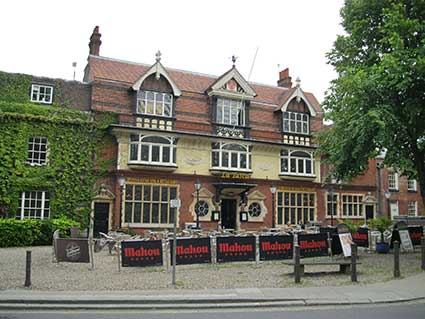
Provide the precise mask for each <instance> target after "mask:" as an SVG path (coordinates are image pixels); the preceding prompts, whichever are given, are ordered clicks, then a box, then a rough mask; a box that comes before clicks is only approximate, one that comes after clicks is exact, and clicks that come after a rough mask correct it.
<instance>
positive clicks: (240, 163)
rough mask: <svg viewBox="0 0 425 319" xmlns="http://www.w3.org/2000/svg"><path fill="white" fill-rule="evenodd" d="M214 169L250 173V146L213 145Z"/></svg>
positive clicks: (232, 144) (220, 143) (212, 163)
mask: <svg viewBox="0 0 425 319" xmlns="http://www.w3.org/2000/svg"><path fill="white" fill-rule="evenodd" d="M211 166H212V168H213V169H224V170H237V171H249V170H250V169H251V150H250V146H248V145H245V144H236V143H223V142H219V143H212V161H211Z"/></svg>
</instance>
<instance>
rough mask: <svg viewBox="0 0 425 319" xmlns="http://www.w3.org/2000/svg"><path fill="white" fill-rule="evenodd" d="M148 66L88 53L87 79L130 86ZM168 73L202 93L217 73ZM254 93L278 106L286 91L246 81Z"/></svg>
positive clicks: (184, 86) (312, 99)
mask: <svg viewBox="0 0 425 319" xmlns="http://www.w3.org/2000/svg"><path fill="white" fill-rule="evenodd" d="M150 67H151V65H147V64H140V63H134V62H128V61H122V60H115V59H110V58H105V57H100V56H94V55H90V56H89V70H90V71H89V72H90V73H89V76H88V79H87V80H88V81H93V80H95V79H107V80H113V81H119V82H126V83H129V86H131V85H132V84H133V83H134V82H136V81H137V80H138V78H139V77H140V76H141V75H143V73H144V72H146V71H147V70H148V69H149V68H150ZM166 69H167V71H168V73H169V75H170V76H171V77H172V78H173V80H174V81H175V82H176V84H177V86H178V87H179V89H180V90H182V91H189V92H196V93H202V94H203V93H204V92H205V91H206V90H207V89H208V88H209V87H210V86H211V85H212V84H213V83H214V82H215V81H216V80H217V78H218V76H213V75H206V74H200V73H194V72H189V71H183V70H176V69H171V68H166ZM249 84H250V85H251V87H252V88H253V89H254V90H255V92H256V93H257V96H256V97H255V98H254V101H255V102H262V103H268V104H274V105H281V104H282V101H284V98H285V96H286V94H285V93H288V91H290V90H288V89H287V88H281V87H277V86H276V87H273V86H268V85H262V84H258V83H252V82H250V83H249ZM304 93H305V95H306V97H307V98H308V99H309V101H310V103H311V104H312V105H313V107H314V108H315V109H316V110H317V111H319V112H320V111H321V108H320V105H319V103H318V101H317V100H316V98H315V97H314V95H313V94H311V93H306V92H304Z"/></svg>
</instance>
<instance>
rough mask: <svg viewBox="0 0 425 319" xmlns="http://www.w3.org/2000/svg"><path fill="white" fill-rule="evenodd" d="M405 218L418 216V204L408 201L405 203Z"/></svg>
mask: <svg viewBox="0 0 425 319" xmlns="http://www.w3.org/2000/svg"><path fill="white" fill-rule="evenodd" d="M407 216H412V217H415V216H418V202H417V201H409V202H407Z"/></svg>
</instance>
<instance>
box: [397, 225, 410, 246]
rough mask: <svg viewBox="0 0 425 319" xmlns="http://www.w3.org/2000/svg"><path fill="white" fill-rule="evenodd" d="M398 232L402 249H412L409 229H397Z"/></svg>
mask: <svg viewBox="0 0 425 319" xmlns="http://www.w3.org/2000/svg"><path fill="white" fill-rule="evenodd" d="M398 234H399V236H400V248H401V249H402V250H404V251H413V244H412V240H411V239H410V235H409V231H408V230H407V229H406V230H399V231H398Z"/></svg>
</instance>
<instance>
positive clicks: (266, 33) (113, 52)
mask: <svg viewBox="0 0 425 319" xmlns="http://www.w3.org/2000/svg"><path fill="white" fill-rule="evenodd" d="M342 5H343V0H295V1H294V0H275V1H272V0H261V1H260V0H256V1H248V0H245V1H239V0H233V1H230V0H227V1H222V0H215V1H201V0H197V1H196V0H195V1H184V0H180V1H177V0H174V1H172V0H170V1H165V0H163V1H160V0H150V1H143V0H138V1H130V0H120V1H106V0H104V1H89V0H86V1H80V0H74V1H58V0H56V1H44V0H38V1H24V0H13V1H1V2H0V12H1V18H0V44H1V49H0V70H1V71H7V72H16V73H27V74H34V75H41V76H48V77H58V78H64V79H72V77H73V68H72V62H74V61H75V62H77V72H76V79H77V80H80V81H81V80H82V78H83V71H84V67H85V65H86V59H87V55H88V50H89V48H88V42H89V38H90V35H91V33H92V31H93V28H94V27H95V26H96V25H98V26H99V28H100V33H101V34H102V38H101V40H102V45H101V48H100V55H102V56H106V57H111V58H116V59H123V60H128V61H134V62H140V63H147V64H153V63H154V62H155V53H156V51H157V50H161V52H162V61H161V62H162V63H163V65H164V66H165V67H172V68H177V69H183V70H189V71H195V72H200V73H207V74H212V75H221V74H223V73H224V72H226V71H227V70H228V69H229V68H230V67H231V65H232V64H231V59H230V57H231V56H232V55H233V54H234V55H236V56H237V57H238V60H237V63H236V66H237V68H238V70H239V71H240V72H241V73H242V75H243V76H244V77H245V78H247V79H248V75H249V72H250V69H251V66H252V64H253V60H254V56H255V52H256V49H257V48H258V54H257V57H256V60H255V64H254V67H253V71H252V74H251V77H250V81H253V82H258V83H264V84H270V85H276V81H277V79H278V71H279V69H280V70H281V69H283V68H285V67H289V70H290V75H291V76H292V80H293V82H295V79H296V78H297V77H300V79H301V87H302V88H303V89H304V90H305V91H309V92H312V93H314V94H315V95H316V97H317V98H318V100H319V101H320V102H322V100H323V96H324V91H325V90H326V89H327V88H328V86H329V81H330V80H331V79H333V78H335V76H336V74H335V73H334V71H333V70H332V67H331V66H329V65H327V64H326V58H325V53H326V52H328V51H329V50H330V49H331V48H332V44H333V42H334V41H335V39H336V35H337V34H342V32H343V31H342V27H341V26H340V22H341V19H340V16H339V10H340V8H341V7H342ZM279 66H280V67H279Z"/></svg>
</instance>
